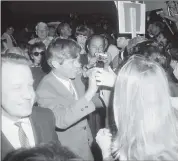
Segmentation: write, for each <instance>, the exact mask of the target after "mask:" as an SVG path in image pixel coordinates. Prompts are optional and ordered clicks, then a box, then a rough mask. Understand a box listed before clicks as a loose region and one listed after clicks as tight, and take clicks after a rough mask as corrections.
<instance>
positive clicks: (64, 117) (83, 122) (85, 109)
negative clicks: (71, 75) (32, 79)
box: [36, 72, 95, 161]
mask: <svg viewBox="0 0 178 161" xmlns="http://www.w3.org/2000/svg"><path fill="white" fill-rule="evenodd" d="M73 84H74V86H75V89H76V92H77V94H78V96H79V99H78V100H77V101H76V100H75V99H74V98H73V96H72V94H71V93H70V92H69V91H68V90H67V88H66V87H65V86H64V85H63V84H62V83H61V82H60V81H59V80H57V78H56V77H55V76H54V75H53V74H52V72H51V73H49V74H48V75H46V76H45V77H44V78H43V79H42V81H41V82H40V84H39V86H38V88H37V91H36V93H37V102H38V103H39V104H40V105H41V106H42V107H44V108H50V109H51V110H52V111H53V112H54V115H55V117H56V126H57V134H58V138H59V140H60V142H61V144H62V145H64V146H67V147H69V149H71V150H72V151H73V152H75V153H76V154H77V155H79V156H80V157H82V158H83V159H84V160H91V161H92V160H93V156H92V153H91V150H90V146H91V144H92V142H93V138H92V134H91V130H90V128H89V125H88V121H87V119H86V116H87V115H88V114H90V113H92V112H93V111H95V106H94V104H93V102H88V101H87V100H86V99H85V98H84V91H85V88H84V85H83V83H82V81H81V77H77V78H76V79H75V80H73Z"/></svg>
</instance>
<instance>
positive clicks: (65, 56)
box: [46, 38, 81, 79]
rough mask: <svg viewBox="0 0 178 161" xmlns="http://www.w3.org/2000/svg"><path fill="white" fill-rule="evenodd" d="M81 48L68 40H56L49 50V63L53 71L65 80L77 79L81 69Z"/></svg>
mask: <svg viewBox="0 0 178 161" xmlns="http://www.w3.org/2000/svg"><path fill="white" fill-rule="evenodd" d="M80 51H81V47H80V46H79V45H78V44H77V42H75V41H73V40H68V39H60V38H58V39H56V40H54V41H52V42H51V44H50V45H49V47H48V49H47V54H46V55H47V61H48V64H49V65H50V66H51V68H52V70H53V71H55V72H56V73H60V75H61V76H63V77H65V78H71V79H72V78H75V77H76V76H77V74H78V72H79V69H80V67H81V65H80V63H79V53H80Z"/></svg>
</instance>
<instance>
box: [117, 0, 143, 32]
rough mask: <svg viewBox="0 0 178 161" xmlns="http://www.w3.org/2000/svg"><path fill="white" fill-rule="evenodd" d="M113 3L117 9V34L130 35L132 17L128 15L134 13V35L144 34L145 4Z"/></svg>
mask: <svg viewBox="0 0 178 161" xmlns="http://www.w3.org/2000/svg"><path fill="white" fill-rule="evenodd" d="M115 3H117V5H116V6H117V9H118V19H119V33H121V34H132V26H133V19H132V17H133V16H130V15H132V14H131V13H132V12H133V13H134V12H135V18H136V20H134V21H135V24H136V34H145V15H146V14H145V12H146V7H145V4H141V3H135V2H129V1H116V2H115ZM131 8H134V9H135V11H134V10H133V9H131Z"/></svg>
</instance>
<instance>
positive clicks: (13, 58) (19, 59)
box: [1, 53, 30, 66]
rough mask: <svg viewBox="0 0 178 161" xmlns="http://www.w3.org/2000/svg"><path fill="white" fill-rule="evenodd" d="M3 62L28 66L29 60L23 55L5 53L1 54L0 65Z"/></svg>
mask: <svg viewBox="0 0 178 161" xmlns="http://www.w3.org/2000/svg"><path fill="white" fill-rule="evenodd" d="M4 63H13V64H23V65H28V66H30V62H29V60H28V59H27V58H26V57H25V56H22V55H19V54H16V53H7V54H4V55H1V65H3V64H4Z"/></svg>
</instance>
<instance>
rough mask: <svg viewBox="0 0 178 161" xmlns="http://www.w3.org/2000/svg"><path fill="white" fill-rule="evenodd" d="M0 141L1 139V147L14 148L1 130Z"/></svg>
mask: <svg viewBox="0 0 178 161" xmlns="http://www.w3.org/2000/svg"><path fill="white" fill-rule="evenodd" d="M1 141H2V142H1V145H2V149H3V148H4V147H6V149H11V150H14V147H13V146H12V144H11V143H10V142H9V140H8V139H7V138H6V136H5V135H4V133H3V132H2V131H1Z"/></svg>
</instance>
